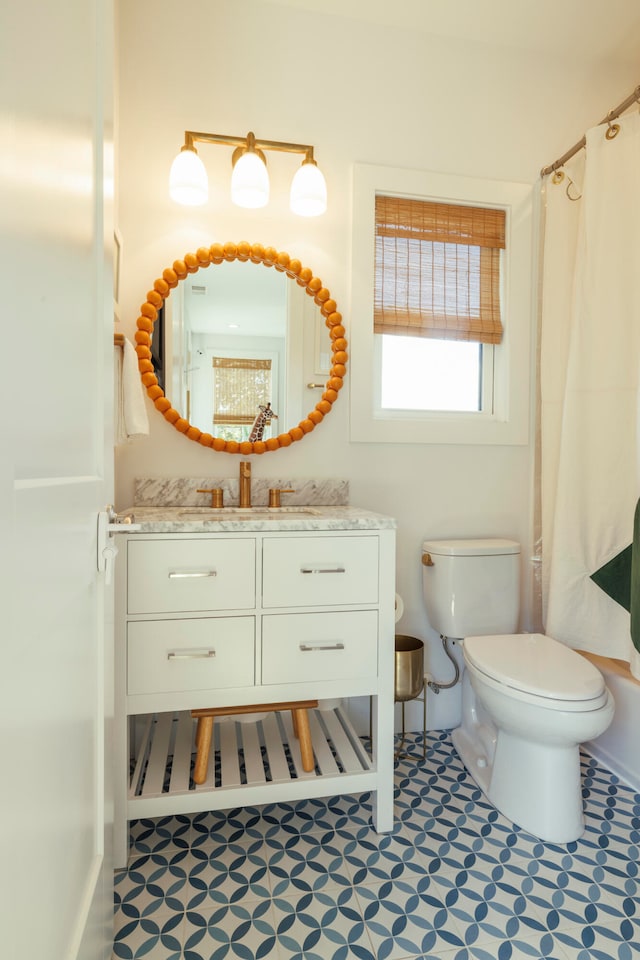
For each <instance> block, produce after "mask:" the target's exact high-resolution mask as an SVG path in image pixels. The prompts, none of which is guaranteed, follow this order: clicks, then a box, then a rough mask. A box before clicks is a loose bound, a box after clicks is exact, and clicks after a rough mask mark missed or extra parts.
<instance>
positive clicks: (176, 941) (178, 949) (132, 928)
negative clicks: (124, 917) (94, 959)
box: [113, 914, 184, 960]
mask: <svg viewBox="0 0 640 960" xmlns="http://www.w3.org/2000/svg"><path fill="white" fill-rule="evenodd" d="M183 938H184V917H183V916H182V914H172V915H171V916H170V917H168V918H162V919H149V918H145V919H143V920H129V921H128V922H127V923H125V924H123V925H122V926H120V927H118V928H117V929H116V933H115V938H114V942H113V956H114V958H116V957H117V958H118V960H138V957H148V958H151V957H152V958H153V960H181V958H182V955H183V954H182V943H183Z"/></svg>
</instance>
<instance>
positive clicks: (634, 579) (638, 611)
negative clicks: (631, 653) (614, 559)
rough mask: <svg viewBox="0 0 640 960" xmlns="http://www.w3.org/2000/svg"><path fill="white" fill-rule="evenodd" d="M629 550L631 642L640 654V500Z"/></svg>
mask: <svg viewBox="0 0 640 960" xmlns="http://www.w3.org/2000/svg"><path fill="white" fill-rule="evenodd" d="M631 546H632V549H631V584H630V604H629V611H630V613H631V642H632V643H633V645H634V647H635V648H636V650H637V651H638V652H639V653H640V500H638V502H637V504H636V512H635V514H634V517H633V543H632V545H631Z"/></svg>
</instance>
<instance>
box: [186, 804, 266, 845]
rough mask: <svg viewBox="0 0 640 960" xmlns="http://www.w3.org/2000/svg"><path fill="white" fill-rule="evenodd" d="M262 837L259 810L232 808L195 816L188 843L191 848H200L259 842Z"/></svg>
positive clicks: (257, 808) (262, 827)
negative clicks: (250, 841) (241, 842)
mask: <svg viewBox="0 0 640 960" xmlns="http://www.w3.org/2000/svg"><path fill="white" fill-rule="evenodd" d="M263 836H264V821H263V818H262V810H261V808H259V807H234V808H233V809H232V810H211V811H208V812H206V813H198V814H195V816H194V817H193V826H192V829H191V833H190V835H189V842H190V845H191V846H193V847H202V846H206V845H207V844H209V843H215V844H221V843H233V842H235V841H246V840H260V839H261V838H262V837H263Z"/></svg>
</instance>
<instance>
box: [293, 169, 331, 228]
mask: <svg viewBox="0 0 640 960" xmlns="http://www.w3.org/2000/svg"><path fill="white" fill-rule="evenodd" d="M289 203H290V207H291V210H292V211H293V213H297V214H298V216H300V217H318V216H320V214H322V213H325V211H326V209H327V185H326V183H325V180H324V177H323V175H322V173H321V171H320V170H319V169H318V167H317V166H316V164H315V163H311V162H306V163H303V164H302V166H301V167H300V168H299V170H298V171H297V172H296V175H295V177H294V178H293V180H292V182H291V196H290V201H289Z"/></svg>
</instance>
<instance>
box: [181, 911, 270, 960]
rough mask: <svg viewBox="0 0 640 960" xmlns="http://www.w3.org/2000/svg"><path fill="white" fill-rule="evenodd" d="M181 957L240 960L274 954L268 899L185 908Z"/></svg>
mask: <svg viewBox="0 0 640 960" xmlns="http://www.w3.org/2000/svg"><path fill="white" fill-rule="evenodd" d="M182 956H183V958H184V960H223V958H225V957H226V958H232V957H240V958H241V960H258V958H263V957H272V958H273V960H275V958H276V957H277V949H276V933H275V926H274V914H273V907H272V905H271V902H270V901H269V900H259V901H256V902H251V903H247V902H243V903H242V904H237V903H236V904H229V905H227V906H222V907H218V908H217V909H215V910H212V911H208V910H207V911H200V910H198V911H188V912H187V914H186V917H185V925H184V953H183V954H182Z"/></svg>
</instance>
